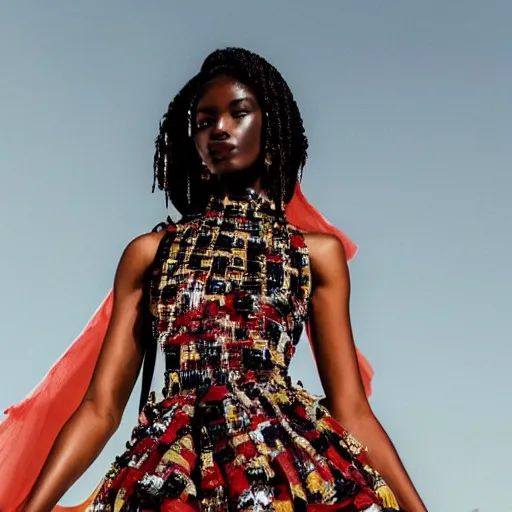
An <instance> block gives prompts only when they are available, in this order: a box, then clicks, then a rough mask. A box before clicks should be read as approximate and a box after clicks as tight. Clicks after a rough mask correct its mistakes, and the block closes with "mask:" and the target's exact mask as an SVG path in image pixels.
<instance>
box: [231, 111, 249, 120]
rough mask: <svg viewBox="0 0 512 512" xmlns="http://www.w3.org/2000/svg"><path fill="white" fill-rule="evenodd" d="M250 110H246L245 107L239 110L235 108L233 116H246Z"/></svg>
mask: <svg viewBox="0 0 512 512" xmlns="http://www.w3.org/2000/svg"><path fill="white" fill-rule="evenodd" d="M248 113H249V112H248V111H247V110H244V109H238V110H234V111H233V117H237V118H239V117H244V116H246V115H247V114H248Z"/></svg>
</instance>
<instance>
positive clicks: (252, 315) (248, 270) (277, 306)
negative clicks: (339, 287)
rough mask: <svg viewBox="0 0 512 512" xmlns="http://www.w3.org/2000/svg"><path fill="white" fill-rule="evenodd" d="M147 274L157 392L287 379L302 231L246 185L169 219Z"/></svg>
mask: <svg viewBox="0 0 512 512" xmlns="http://www.w3.org/2000/svg"><path fill="white" fill-rule="evenodd" d="M158 261H159V264H158V265H157V266H156V270H155V272H154V274H153V277H152V282H151V303H150V307H151V311H152V313H153V315H154V317H155V321H154V334H155V338H156V339H157V340H158V342H159V345H160V347H161V350H162V351H163V353H164V361H165V384H164V390H163V395H164V396H172V395H174V394H176V393H179V392H182V391H194V390H197V391H201V390H202V389H204V390H205V391H206V390H207V389H208V388H209V387H210V386H211V385H212V384H222V385H229V386H236V385H242V384H243V383H245V382H248V381H258V382H261V381H265V380H268V379H273V380H278V381H279V380H280V381H283V379H284V381H286V379H287V378H288V367H289V364H290V361H291V358H292V356H293V354H294V352H295V346H296V344H297V343H298V340H299V338H300V335H301V332H302V329H303V324H304V321H305V319H306V317H307V315H308V302H309V297H310V265H309V257H308V251H307V247H306V244H305V242H304V237H303V234H302V233H301V231H300V230H298V229H297V228H295V227H293V226H291V225H290V224H289V223H288V222H287V221H286V218H285V217H284V215H283V214H282V213H280V212H278V210H277V209H276V207H275V203H274V202H273V201H271V200H269V199H267V198H263V197H261V196H259V195H258V194H257V193H256V192H255V191H253V190H247V191H245V192H244V194H242V195H240V196H233V195H230V196H229V197H218V196H212V197H211V198H210V200H209V202H208V205H207V208H206V210H205V213H203V214H202V215H196V216H191V217H188V218H184V219H183V220H182V221H181V222H179V223H178V224H176V225H174V226H169V228H167V232H166V234H165V235H164V237H163V239H162V242H161V246H160V257H159V259H158Z"/></svg>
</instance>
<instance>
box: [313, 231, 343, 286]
mask: <svg viewBox="0 0 512 512" xmlns="http://www.w3.org/2000/svg"><path fill="white" fill-rule="evenodd" d="M304 241H305V242H306V245H307V247H308V252H309V260H310V264H311V271H312V273H313V277H314V278H315V279H316V284H317V285H318V284H325V283H326V281H330V280H331V279H341V278H343V277H344V276H346V275H347V272H348V266H347V255H346V252H345V248H344V247H343V243H342V242H341V241H340V239H339V238H338V237H337V236H336V235H331V234H330V233H304Z"/></svg>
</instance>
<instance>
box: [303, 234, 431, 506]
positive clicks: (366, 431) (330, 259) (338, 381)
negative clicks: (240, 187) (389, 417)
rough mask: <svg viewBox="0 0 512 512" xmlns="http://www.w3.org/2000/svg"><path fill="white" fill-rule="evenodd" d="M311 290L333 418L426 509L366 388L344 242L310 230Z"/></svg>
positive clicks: (406, 501) (405, 498)
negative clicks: (355, 334) (354, 329)
mask: <svg viewBox="0 0 512 512" xmlns="http://www.w3.org/2000/svg"><path fill="white" fill-rule="evenodd" d="M306 243H307V245H308V249H309V255H310V261H311V273H312V283H313V291H312V297H311V316H310V326H311V334H312V342H313V349H314V352H315V357H316V361H317V365H318V372H319V375H320V380H321V382H322V385H323V388H324V392H325V395H326V402H327V403H326V405H327V408H328V409H329V412H330V413H331V415H332V416H333V418H334V419H335V420H336V421H337V422H338V423H340V425H342V426H343V428H344V429H346V430H347V431H348V432H350V433H351V434H353V435H354V436H355V437H356V438H357V439H358V440H359V441H360V442H361V443H362V444H363V445H365V446H366V447H367V449H368V457H369V459H370V461H371V463H372V466H373V467H374V469H375V470H377V471H378V472H379V473H380V474H381V476H382V477H383V478H384V480H385V481H386V483H387V484H388V485H389V487H390V488H391V490H392V491H393V493H394V494H395V496H396V498H397V500H398V502H399V504H400V506H401V508H402V509H403V510H404V511H406V512H425V511H426V510H427V509H426V507H425V505H424V504H423V502H422V501H421V498H420V497H419V495H418V493H417V492H416V490H415V488H414V485H413V484H412V482H411V479H410V478H409V476H408V475H407V472H406V470H405V468H404V466H403V464H402V463H401V461H400V458H399V456H398V454H397V452H396V450H395V448H394V446H393V444H392V442H391V440H390V439H389V437H388V436H387V434H386V432H385V431H384V429H383V428H382V426H381V425H380V423H379V421H378V420H377V418H376V417H375V415H374V414H373V412H372V410H371V407H370V404H369V403H368V400H367V398H366V394H365V392H364V387H363V383H362V381H361V375H360V373H359V367H358V362H357V356H356V351H355V345H354V339H353V334H352V326H351V322H350V306H349V302H350V276H349V271H348V266H347V261H346V255H345V251H344V249H343V245H342V243H341V242H340V241H339V240H338V239H337V238H336V237H335V236H332V235H324V234H307V235H306Z"/></svg>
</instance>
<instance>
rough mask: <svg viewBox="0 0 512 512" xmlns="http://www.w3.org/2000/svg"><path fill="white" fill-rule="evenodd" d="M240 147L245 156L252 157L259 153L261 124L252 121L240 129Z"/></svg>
mask: <svg viewBox="0 0 512 512" xmlns="http://www.w3.org/2000/svg"><path fill="white" fill-rule="evenodd" d="M240 139H241V142H242V144H241V146H242V147H243V149H244V152H246V153H247V155H248V156H249V155H250V156H251V157H254V156H256V155H259V153H260V151H261V122H257V120H252V121H251V122H250V123H248V124H247V126H245V127H244V128H243V129H242V134H241V137H240Z"/></svg>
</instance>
